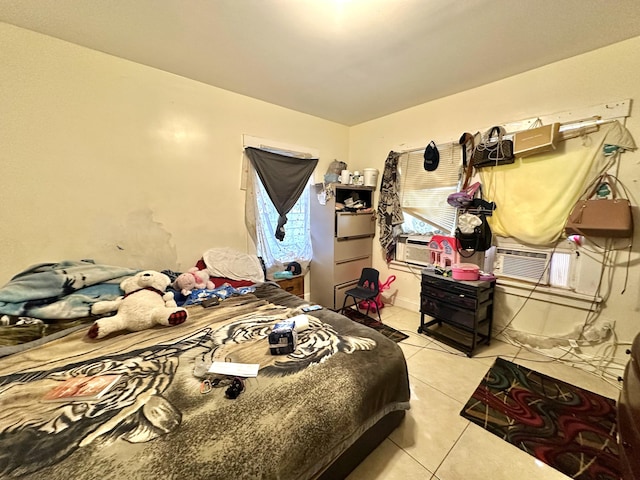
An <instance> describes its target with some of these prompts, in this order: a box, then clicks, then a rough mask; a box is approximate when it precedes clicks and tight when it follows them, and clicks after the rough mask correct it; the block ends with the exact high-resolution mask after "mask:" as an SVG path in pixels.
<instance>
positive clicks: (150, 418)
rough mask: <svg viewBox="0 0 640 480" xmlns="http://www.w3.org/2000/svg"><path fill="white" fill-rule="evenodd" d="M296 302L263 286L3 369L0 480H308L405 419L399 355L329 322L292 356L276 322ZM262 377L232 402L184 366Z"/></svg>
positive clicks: (25, 357)
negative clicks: (104, 380)
mask: <svg viewBox="0 0 640 480" xmlns="http://www.w3.org/2000/svg"><path fill="white" fill-rule="evenodd" d="M303 303H304V302H303V301H302V300H300V299H299V298H297V297H294V296H293V295H290V294H289V293H287V292H284V291H283V290H281V289H279V288H278V287H276V286H273V285H269V284H264V285H262V286H259V287H258V288H257V289H256V292H255V294H249V295H245V296H242V297H237V298H230V299H227V300H225V301H224V302H222V304H221V305H220V306H218V307H213V308H209V309H204V308H202V307H201V306H194V307H189V314H190V316H189V319H188V320H187V322H185V323H184V324H182V325H179V326H176V327H157V328H154V329H151V330H146V331H143V332H136V333H128V334H121V335H114V336H110V337H107V338H105V339H102V340H97V341H93V340H90V339H88V338H87V337H86V331H85V330H82V331H74V332H72V333H69V334H68V335H66V336H65V337H63V338H58V339H55V340H52V341H50V342H48V343H46V344H44V345H40V346H36V347H34V348H33V349H30V350H27V351H23V352H19V353H15V354H13V355H10V356H7V357H4V358H2V359H0V478H29V479H49V480H52V479H64V480H69V479H71V478H72V479H74V480H84V479H86V480H88V479H95V478H101V479H124V478H126V479H128V480H134V479H149V478H162V479H170V478H171V479H186V480H188V479H194V480H195V479H231V478H237V479H310V478H314V477H315V476H316V475H317V474H318V473H319V472H321V470H322V469H323V468H324V467H326V465H328V464H329V463H331V462H332V461H333V460H334V459H335V458H337V457H338V455H339V454H340V453H342V452H343V451H344V450H345V449H346V448H348V447H349V446H350V445H351V444H352V443H353V442H354V441H355V440H356V439H357V438H358V437H359V436H360V435H361V434H362V433H363V432H364V431H366V430H367V428H369V427H370V426H372V425H373V424H375V422H377V421H378V420H379V419H380V418H382V417H383V416H385V415H386V414H387V413H389V412H392V411H396V410H405V409H408V408H409V388H408V376H407V370H406V363H405V360H404V356H403V354H402V351H401V350H400V348H399V347H398V346H397V344H395V343H394V342H392V341H391V340H389V339H387V338H386V337H384V336H382V335H381V334H379V333H378V332H376V331H375V330H372V329H370V328H368V327H365V326H362V325H360V324H358V323H355V322H352V321H351V320H349V319H347V318H345V317H343V316H341V315H338V314H336V313H334V312H331V311H329V310H320V311H317V312H313V314H309V315H308V318H309V324H310V328H309V329H307V330H304V331H302V332H300V335H299V337H298V346H297V348H296V350H295V351H294V352H292V353H291V354H289V355H280V356H272V355H271V354H270V353H269V348H268V340H267V336H268V333H269V332H270V329H271V327H272V326H273V325H274V324H275V322H277V321H279V320H281V319H284V318H288V317H291V316H294V315H297V314H299V313H300V310H299V306H300V305H301V304H303ZM213 360H220V361H233V362H243V363H259V364H260V370H259V374H258V376H257V377H256V378H250V379H247V380H246V381H245V391H244V392H242V393H241V394H240V396H239V397H238V398H237V399H235V400H230V399H228V398H226V397H225V395H224V390H225V389H224V388H213V389H212V391H211V392H209V393H201V390H200V386H201V380H200V379H199V378H196V377H195V376H194V366H195V365H196V364H199V363H201V362H203V361H204V362H211V361H213ZM106 373H120V374H123V377H122V380H121V381H120V382H119V383H118V384H117V385H116V386H115V387H114V388H113V389H112V390H110V391H109V392H108V393H107V394H106V395H105V396H103V397H101V399H100V400H98V401H95V402H72V403H43V402H42V401H41V398H42V396H43V395H44V394H45V393H46V392H47V391H49V390H50V389H51V388H53V387H54V386H55V385H57V384H59V382H61V381H63V380H64V379H67V378H69V377H71V376H76V375H96V374H106Z"/></svg>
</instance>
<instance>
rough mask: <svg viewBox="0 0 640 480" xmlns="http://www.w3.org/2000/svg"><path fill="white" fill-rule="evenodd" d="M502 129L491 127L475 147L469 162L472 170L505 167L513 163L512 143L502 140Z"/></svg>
mask: <svg viewBox="0 0 640 480" xmlns="http://www.w3.org/2000/svg"><path fill="white" fill-rule="evenodd" d="M503 136H504V128H502V127H497V126H496V127H493V128H491V130H489V131H488V132H487V134H486V136H485V138H484V139H483V141H482V142H480V143H478V145H476V148H475V150H474V151H473V155H472V157H471V161H472V164H473V168H484V167H495V166H498V165H507V164H510V163H513V162H514V161H515V156H514V154H513V142H512V141H511V140H505V139H503Z"/></svg>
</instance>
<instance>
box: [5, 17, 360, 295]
mask: <svg viewBox="0 0 640 480" xmlns="http://www.w3.org/2000/svg"><path fill="white" fill-rule="evenodd" d="M0 44H1V45H2V48H1V49H0V64H1V65H2V68H0V86H1V88H0V112H1V116H2V118H1V120H0V164H1V165H2V178H1V185H2V186H1V187H0V222H1V225H2V229H1V230H0V251H1V252H2V254H1V255H2V261H1V262H0V284H4V283H5V282H6V281H8V280H9V278H10V277H11V276H12V275H14V274H15V273H17V272H19V271H21V270H23V269H24V268H26V267H27V266H29V265H32V264H34V263H38V262H50V261H58V260H62V259H81V258H92V259H95V260H96V261H98V262H104V263H114V264H118V265H128V266H136V267H146V268H156V269H163V268H173V269H184V268H187V267H190V266H193V264H194V263H195V261H196V260H197V259H198V258H199V256H200V255H201V254H202V252H204V251H205V250H206V249H208V248H211V247H217V246H234V247H236V248H238V249H239V250H242V251H250V250H251V249H252V248H253V246H252V245H251V244H250V240H249V239H248V238H247V235H246V229H245V227H244V220H243V218H244V192H243V191H242V190H240V174H241V167H240V160H241V155H242V135H243V134H249V135H253V136H257V137H261V138H268V139H273V140H277V141H281V142H285V143H290V144H295V145H304V146H309V147H313V148H317V149H319V151H320V154H321V162H320V164H319V166H318V171H319V172H320V173H324V172H325V171H326V168H327V166H328V164H329V162H331V161H332V160H333V159H334V158H339V159H345V158H346V156H347V154H348V128H347V127H345V126H343V125H340V124H336V123H332V122H328V121H324V120H321V119H319V118H316V117H312V116H309V115H305V114H301V113H298V112H294V111H292V110H288V109H284V108H280V107H277V106H275V105H272V104H269V103H265V102H261V101H258V100H255V99H252V98H248V97H245V96H241V95H237V94H234V93H231V92H228V91H225V90H221V89H218V88H214V87H211V86H207V85H204V84H202V83H199V82H195V81H192V80H188V79H186V78H183V77H179V76H176V75H172V74H169V73H166V72H163V71H159V70H155V69H152V68H148V67H145V66H143V65H139V64H136V63H132V62H129V61H126V60H122V59H119V58H116V57H112V56H109V55H105V54H102V53H99V52H96V51H93V50H89V49H86V48H82V47H79V46H76V45H73V44H70V43H66V42H63V41H59V40H56V39H53V38H51V37H47V36H44V35H40V34H37V33H33V32H30V31H27V30H24V29H20V28H17V27H14V26H10V25H7V24H3V23H0ZM211 61H215V59H211ZM320 178H321V177H320Z"/></svg>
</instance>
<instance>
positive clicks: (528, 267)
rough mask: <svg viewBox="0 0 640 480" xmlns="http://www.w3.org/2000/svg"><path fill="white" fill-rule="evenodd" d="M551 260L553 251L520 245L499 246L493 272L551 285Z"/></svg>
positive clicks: (500, 275)
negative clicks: (531, 248) (532, 248)
mask: <svg viewBox="0 0 640 480" xmlns="http://www.w3.org/2000/svg"><path fill="white" fill-rule="evenodd" d="M550 261H551V251H546V250H542V249H539V250H530V249H527V248H525V247H522V246H519V245H508V246H497V247H496V253H495V266H494V271H493V273H494V274H495V275H496V276H498V277H508V278H515V279H518V280H525V281H528V282H534V283H537V284H539V285H549V270H550V269H549V262H550Z"/></svg>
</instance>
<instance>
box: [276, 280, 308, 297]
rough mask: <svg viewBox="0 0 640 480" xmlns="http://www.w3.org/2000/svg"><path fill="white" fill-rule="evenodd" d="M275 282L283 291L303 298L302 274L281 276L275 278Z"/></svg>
mask: <svg viewBox="0 0 640 480" xmlns="http://www.w3.org/2000/svg"><path fill="white" fill-rule="evenodd" d="M275 282H276V283H277V284H278V285H280V288H282V289H284V290H285V291H287V292H289V293H291V294H293V295H296V296H298V297H300V298H302V299H304V275H298V276H296V277H293V278H283V279H280V280H275Z"/></svg>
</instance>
